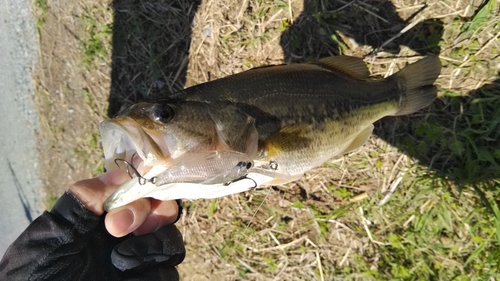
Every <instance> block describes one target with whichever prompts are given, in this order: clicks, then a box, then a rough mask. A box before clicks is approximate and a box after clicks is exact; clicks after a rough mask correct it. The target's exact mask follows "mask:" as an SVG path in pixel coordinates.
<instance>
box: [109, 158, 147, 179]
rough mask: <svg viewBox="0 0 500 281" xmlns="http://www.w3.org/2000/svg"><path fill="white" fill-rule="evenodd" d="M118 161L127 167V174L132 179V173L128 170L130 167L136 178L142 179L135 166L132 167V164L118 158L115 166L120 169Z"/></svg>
mask: <svg viewBox="0 0 500 281" xmlns="http://www.w3.org/2000/svg"><path fill="white" fill-rule="evenodd" d="M118 161H121V162H123V163H125V165H127V174H128V175H129V177H130V178H133V176H132V175H131V174H130V171H129V169H128V168H129V167H130V169H132V172H134V174H135V176H136V177H138V178H142V175H141V173H139V171H137V169H136V168H135V167H134V165H132V164H131V163H130V162H128V161H127V160H125V159H121V158H116V159H115V164H116V166H118V168H120V165H119V164H118Z"/></svg>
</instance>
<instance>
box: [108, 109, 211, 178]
mask: <svg viewBox="0 0 500 281" xmlns="http://www.w3.org/2000/svg"><path fill="white" fill-rule="evenodd" d="M214 128H215V125H214V123H213V121H212V120H211V119H210V115H209V113H208V110H207V106H206V105H204V104H202V103H198V102H184V101H182V102H180V101H165V102H155V103H147V102H142V103H137V104H134V105H132V106H130V107H129V108H127V109H126V110H124V111H123V112H121V113H120V114H119V115H118V116H117V117H115V118H113V119H109V120H105V121H102V122H101V124H100V125H99V131H100V134H101V138H102V146H103V151H104V158H105V165H104V166H105V168H106V170H108V171H110V170H114V169H117V168H119V167H118V166H117V165H116V164H115V160H116V159H122V160H125V161H129V162H130V163H131V164H133V165H134V166H135V167H136V168H138V169H139V171H140V172H141V173H142V172H146V171H147V170H149V169H150V168H151V167H154V166H159V165H163V166H166V167H168V166H169V165H171V163H172V160H173V159H175V158H177V157H179V156H180V155H183V154H184V153H186V152H197V151H203V150H211V149H213V147H214V145H215V143H216V136H215V134H216V133H215V131H214V130H215V129H214ZM139 167H140V168H139Z"/></svg>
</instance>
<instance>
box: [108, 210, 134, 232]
mask: <svg viewBox="0 0 500 281" xmlns="http://www.w3.org/2000/svg"><path fill="white" fill-rule="evenodd" d="M134 218H135V215H134V212H132V210H130V209H123V210H121V211H119V212H117V213H116V214H114V216H113V224H114V229H115V230H116V232H117V233H115V234H116V235H120V236H123V235H127V234H129V233H130V232H131V226H132V224H133V223H134Z"/></svg>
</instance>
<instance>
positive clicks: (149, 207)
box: [68, 170, 179, 237]
mask: <svg viewBox="0 0 500 281" xmlns="http://www.w3.org/2000/svg"><path fill="white" fill-rule="evenodd" d="M128 179H129V176H128V174H127V173H126V172H125V171H123V170H114V171H111V172H107V173H104V174H102V175H100V176H98V177H96V178H92V179H86V180H81V181H78V182H76V183H74V184H72V185H71V186H70V187H69V190H68V192H69V193H71V194H72V195H73V196H75V197H76V198H77V199H78V200H79V201H80V202H81V203H82V204H83V205H84V206H85V208H86V209H88V210H89V211H92V212H93V213H95V214H97V215H99V216H100V215H102V214H103V213H104V207H103V206H104V202H105V201H106V199H107V198H108V197H109V196H110V195H111V194H113V192H114V191H115V190H116V189H117V188H118V187H119V186H120V185H121V184H123V183H124V182H125V181H127V180H128ZM178 215H179V206H178V205H177V202H175V201H159V200H156V199H151V198H142V199H139V200H136V201H134V202H132V203H129V204H127V205H125V206H122V207H119V208H116V209H113V210H112V211H110V212H109V213H108V214H106V218H105V225H106V229H107V230H108V232H109V233H110V234H111V235H113V236H115V237H123V236H125V235H127V234H129V233H133V234H135V235H141V234H145V233H150V232H154V231H155V230H157V229H159V228H161V227H163V226H165V225H168V224H171V223H173V222H175V220H176V219H177V217H178Z"/></svg>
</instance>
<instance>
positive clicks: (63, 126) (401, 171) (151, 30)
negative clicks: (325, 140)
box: [37, 0, 500, 280]
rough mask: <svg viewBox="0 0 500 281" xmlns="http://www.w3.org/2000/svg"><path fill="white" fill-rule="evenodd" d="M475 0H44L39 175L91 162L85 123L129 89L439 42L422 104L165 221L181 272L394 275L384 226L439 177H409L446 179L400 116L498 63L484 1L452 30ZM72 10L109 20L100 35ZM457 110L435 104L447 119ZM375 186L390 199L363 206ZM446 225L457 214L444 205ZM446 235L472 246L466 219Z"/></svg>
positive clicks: (92, 131) (439, 256)
mask: <svg viewBox="0 0 500 281" xmlns="http://www.w3.org/2000/svg"><path fill="white" fill-rule="evenodd" d="M480 2H481V1H479V0H473V1H458V2H457V1H451V0H439V1H419V2H415V1H401V0H396V1H382V0H379V1H377V0H374V1H358V2H355V1H354V2H350V1H345V2H344V1H326V0H323V1H300V0H293V1H292V0H285V1H257V0H244V1H229V0H221V1H214V0H205V1H202V2H201V3H198V2H197V1H186V0H176V1H162V0H150V1H146V0H125V1H117V2H116V3H115V6H114V8H115V12H114V17H113V14H112V11H111V9H110V8H109V7H110V6H107V4H103V2H102V1H95V0H84V1H80V2H75V3H73V2H67V3H66V2H65V3H64V4H57V3H59V2H56V1H50V0H48V1H47V4H48V7H49V8H48V14H47V16H46V18H45V23H44V24H43V26H42V28H41V32H40V42H41V47H40V53H41V62H40V67H39V73H38V75H37V83H38V93H37V102H38V104H39V106H40V107H39V113H40V118H41V122H40V123H41V124H42V128H41V133H40V139H41V145H40V147H41V150H42V163H43V166H44V169H43V172H44V176H45V179H46V186H47V187H49V188H50V191H52V192H53V193H56V194H59V193H60V192H61V190H62V189H64V187H65V186H66V185H67V184H68V183H69V182H71V181H74V180H77V179H80V178H83V177H87V176H89V175H90V174H92V173H97V172H99V170H97V171H96V167H99V165H100V164H99V162H100V159H101V157H102V156H101V154H100V145H99V141H98V139H96V137H97V135H96V133H97V127H96V126H97V123H98V122H99V121H100V120H102V119H103V118H105V116H106V115H108V116H109V115H113V114H114V113H116V112H117V111H118V110H119V109H120V108H122V107H124V106H126V105H129V104H131V103H135V102H137V101H140V100H144V99H150V98H155V97H159V96H162V95H168V94H169V93H172V92H174V91H176V90H179V89H181V88H182V87H183V86H191V85H195V84H199V83H202V82H206V81H210V80H214V79H217V78H220V77H224V76H227V75H231V74H234V73H238V72H241V71H244V70H247V69H250V68H252V67H256V66H260V65H267V64H279V63H283V62H284V61H287V62H290V61H294V62H297V61H312V60H315V59H317V58H318V57H322V56H327V55H335V54H339V53H345V54H348V55H353V56H357V57H363V58H365V61H366V62H367V63H369V67H370V70H371V71H372V73H374V74H375V75H377V76H387V75H389V74H391V73H394V72H396V71H397V70H398V69H400V68H402V67H403V66H404V65H405V64H407V63H408V62H413V61H416V60H418V59H419V58H420V57H421V55H423V54H426V53H428V52H436V51H440V58H441V60H442V62H443V71H442V74H441V76H440V78H439V79H438V81H437V84H438V87H439V88H440V95H441V98H440V99H439V100H438V101H437V102H436V103H435V104H434V105H433V106H432V107H430V108H429V109H427V110H424V111H422V112H421V113H419V114H415V115H414V116H412V117H411V118H407V117H404V118H398V119H388V120H386V121H385V122H381V123H379V124H377V129H376V133H377V136H374V137H372V138H371V139H370V141H369V142H368V143H367V144H366V145H365V146H364V147H363V148H362V149H360V150H358V151H356V152H353V153H351V154H349V155H346V156H344V157H341V158H339V159H334V160H332V161H331V162H329V163H327V164H325V165H324V166H323V167H319V168H317V169H314V170H313V171H311V172H309V173H307V174H306V175H305V176H304V177H303V178H302V179H301V180H299V181H297V182H294V183H291V184H288V185H285V186H278V187H274V188H267V189H261V190H257V191H253V192H251V193H247V194H240V195H233V196H229V197H225V198H220V199H216V200H212V201H210V200H198V201H195V202H185V206H186V210H185V212H184V214H183V216H182V218H181V219H180V221H179V222H178V226H179V228H180V229H181V231H182V233H183V236H184V239H185V242H186V248H187V253H188V255H187V257H186V259H185V261H184V262H183V263H182V264H181V265H180V266H179V267H178V268H179V271H180V273H181V276H182V277H183V280H240V279H248V280H341V279H342V278H344V277H346V276H347V277H349V278H350V279H353V280H367V279H377V278H378V277H376V276H375V275H376V274H375V272H379V271H380V273H379V274H380V276H385V277H387V276H395V274H394V273H392V272H391V273H388V271H389V269H387V268H385V267H382V266H381V264H387V262H386V263H382V261H383V260H384V257H385V253H386V252H387V251H390V250H388V249H392V248H390V247H389V246H388V244H390V243H392V242H393V240H391V239H393V238H394V237H392V236H390V235H391V234H392V235H401V236H403V233H405V231H408V230H411V229H412V225H413V224H416V222H417V221H418V218H419V214H424V213H425V212H427V211H429V210H431V209H432V207H434V206H438V205H439V204H441V201H440V196H441V195H442V194H443V193H446V192H445V191H435V192H430V191H429V192H424V193H419V192H420V191H415V190H419V189H426V188H430V186H438V185H439V186H442V185H444V186H453V184H454V183H452V182H445V184H442V181H441V180H440V179H435V178H433V176H434V175H435V171H434V170H433V169H430V170H427V169H426V168H425V167H421V166H418V165H417V161H416V160H415V158H413V157H409V156H408V155H407V154H403V153H402V152H401V150H405V148H404V147H403V146H400V145H401V137H402V135H408V134H409V135H410V137H411V138H418V136H417V137H415V136H414V135H411V134H410V133H409V132H410V131H412V130H414V127H412V126H410V125H408V124H414V123H416V122H417V121H418V120H425V119H426V118H428V116H432V115H435V114H438V113H439V112H441V111H442V110H443V109H444V110H446V109H447V108H451V107H452V106H451V99H450V97H449V93H450V92H453V93H461V94H463V95H467V94H468V93H469V91H471V90H473V89H477V88H479V87H480V86H482V85H484V84H485V83H488V82H491V81H492V78H493V74H494V72H495V68H494V67H493V66H494V65H495V64H498V63H499V57H498V50H499V49H500V43H499V40H498V37H499V30H500V28H499V27H498V19H499V15H498V12H497V13H496V14H495V15H496V16H495V17H493V18H492V19H490V20H488V21H486V22H483V23H482V24H481V26H480V27H479V28H477V29H475V30H474V31H473V32H471V33H470V34H467V36H466V37H464V36H461V34H463V32H462V31H461V30H463V27H464V24H465V23H466V22H467V21H468V19H469V18H470V17H471V16H472V15H473V14H474V11H476V10H477V8H478V7H479V5H480V4H481V3H480ZM87 16H89V17H90V19H93V20H94V22H98V23H107V24H110V25H111V23H112V22H113V24H114V26H113V38H111V37H110V36H109V35H106V32H105V30H103V27H102V26H99V25H97V27H95V26H96V25H95V24H92V21H89V18H88V17H87ZM92 26H94V29H93V30H94V31H96V32H97V34H101V33H104V36H103V38H102V40H101V41H102V42H103V45H102V46H103V48H104V53H103V54H104V55H99V54H98V55H95V56H92V57H91V58H90V65H89V66H83V65H82V61H85V60H89V58H88V57H85V54H86V52H85V49H84V48H83V49H82V46H88V45H85V44H86V42H89V40H90V39H91V38H94V37H96V36H94V37H92V35H91V34H90V32H89V31H90V30H91V29H92V28H93V27H92ZM408 27H413V28H412V29H410V30H406V29H407V28H408ZM401 30H403V31H404V32H402V33H401V34H398V32H400V31H401ZM99 32H100V33H99ZM89 34H90V35H89ZM111 40H112V41H111ZM438 42H439V45H437V43H438ZM111 43H112V44H111ZM111 46H112V47H111ZM381 46H382V47H381ZM109 93H110V94H109ZM108 95H109V97H108ZM464 104H465V102H464ZM108 106H109V111H108ZM459 115H460V112H457V111H451V112H449V115H447V116H452V118H456V120H458V117H459ZM438 116H440V115H438ZM396 125H397V126H396ZM398 126H399V127H398ZM401 126H402V127H403V128H402V129H401ZM388 143H391V144H392V145H395V146H397V147H395V146H392V145H389V144H388ZM398 147H399V148H400V149H398ZM443 157H444V156H443ZM431 158H432V157H428V158H425V157H423V158H420V161H422V163H423V164H424V165H426V166H427V167H431V166H432V165H434V164H435V163H441V164H442V166H446V165H447V162H446V161H442V162H439V161H436V160H435V159H434V158H432V159H431ZM438 160H439V159H438ZM426 161H429V162H426ZM438 168H439V167H438ZM441 168H442V167H441ZM442 171H444V172H445V177H452V176H453V175H452V174H447V173H446V170H443V169H438V172H442ZM429 175H430V176H429ZM495 175H496V176H498V173H497V174H495ZM424 177H425V180H424V179H422V178H424ZM400 178H401V179H402V181H400ZM434 182H436V184H435V185H434V184H433V183H434ZM391 187H392V188H393V189H392V191H390V190H391ZM451 189H452V188H451V187H450V190H451ZM450 192H451V194H453V195H456V194H458V192H456V191H455V190H452V191H450ZM467 192H468V191H467V190H466V191H464V193H463V194H465V195H464V196H465V197H466V199H467V200H470V202H471V205H472V204H475V203H473V202H475V201H474V200H475V199H474V200H473V199H471V198H475V197H474V195H471V194H470V193H467ZM391 196H392V198H391V199H390V200H391V201H390V202H392V203H390V204H389V203H388V204H387V205H384V207H378V204H379V203H380V202H381V200H383V199H384V198H386V197H387V198H389V197H391ZM469 196H470V197H469ZM446 202H448V201H446ZM413 211H414V212H415V213H414V214H413V213H411V212H413ZM454 212H455V213H456V214H461V216H462V215H463V216H466V215H467V214H466V213H460V212H459V211H456V210H455V211H454ZM464 212H465V211H464ZM458 218H460V216H458ZM453 225H455V228H457V229H458V228H460V229H462V228H463V227H465V226H463V225H461V224H460V223H459V220H458V219H457V218H455V220H454V221H453ZM457 225H458V226H457ZM467 227H468V226H467ZM460 231H462V230H460ZM460 233H462V232H460ZM460 235H461V236H460V237H462V238H460V239H462V240H460V239H456V240H453V241H455V242H457V243H462V244H463V248H464V249H473V248H474V247H475V245H474V244H473V243H472V242H470V241H469V240H470V239H469V240H467V239H468V238H467V237H468V236H467V234H460ZM391 237H392V238H391ZM398 237H399V236H398ZM433 239H438V240H439V239H445V240H446V239H450V238H448V237H446V235H442V236H441V235H440V236H436V238H433ZM379 240H380V241H379ZM443 241H444V240H443ZM450 243H451V242H450ZM416 245H417V246H415V247H417V248H418V249H419V250H420V249H424V250H425V251H427V249H426V248H425V246H424V245H423V244H422V243H421V244H418V243H417V244H416ZM412 249H413V248H412ZM424 250H422V251H424ZM470 251H472V250H470ZM459 254H462V252H459ZM466 254H467V255H469V254H470V252H467V253H466ZM434 255H435V257H436V258H435V259H436V263H437V262H439V264H440V265H441V266H442V267H444V268H445V267H449V268H454V267H457V268H460V270H462V272H465V269H464V268H465V266H464V265H463V264H461V263H460V262H459V261H460V259H459V258H457V257H456V256H454V254H450V253H448V254H446V253H444V254H443V253H434ZM464 255H465V254H464ZM391 274H392V275H391ZM380 276H379V277H380ZM347 277H346V278H347ZM382 279H383V278H382Z"/></svg>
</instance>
